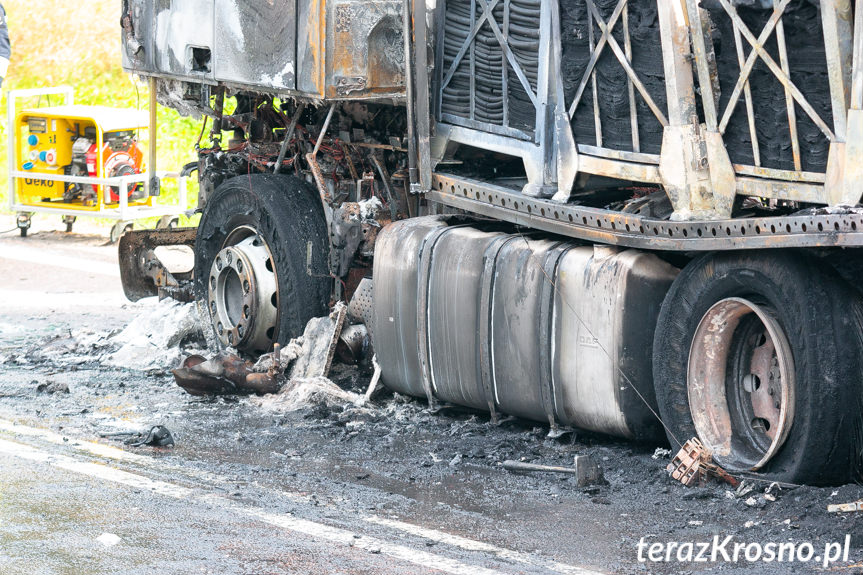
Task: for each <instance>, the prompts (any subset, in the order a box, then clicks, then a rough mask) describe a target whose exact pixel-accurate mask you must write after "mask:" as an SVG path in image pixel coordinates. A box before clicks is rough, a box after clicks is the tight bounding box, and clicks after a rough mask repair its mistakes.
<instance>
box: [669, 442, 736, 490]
mask: <svg viewBox="0 0 863 575" xmlns="http://www.w3.org/2000/svg"><path fill="white" fill-rule="evenodd" d="M712 458H713V456H712V455H711V453H710V450H709V449H707V448H705V447H704V446H703V445H702V444H701V442H700V441H699V440H698V438H697V437H693V438H692V439H690V440H689V441H687V442H686V443H684V444H683V447H681V448H680V451H678V452H677V454H676V455H675V456H674V458H673V459H672V460H671V463H669V464H668V466H667V467H666V470H667V471H668V473H669V475H671V478H672V479H675V480H677V481H679V482H681V483H682V484H684V485H686V486H687V487H692V486H694V485H701V484H703V483H704V482H706V481H707V479H708V478H710V477H713V478H716V479H719V480H721V481H724V482H726V483H728V484H729V485H731V486H732V487H737V486H738V485H739V484H740V482H739V481H738V480H737V479H735V478H734V477H732V476H731V475H729V474H728V472H726V471H725V470H724V469H722V468H721V467H719V466H718V465H715V464H713V463H711V460H712Z"/></svg>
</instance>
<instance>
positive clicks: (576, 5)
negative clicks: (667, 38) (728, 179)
mask: <svg viewBox="0 0 863 575" xmlns="http://www.w3.org/2000/svg"><path fill="white" fill-rule="evenodd" d="M616 5H617V0H596V6H597V9H598V10H599V12H600V14H601V15H602V16H603V18H604V19H605V20H606V21H608V20H609V18H610V17H611V14H612V12H613V11H614V8H615V6H616ZM628 10H629V17H628V22H627V23H628V25H629V34H630V41H631V42H632V67H633V69H634V70H635V71H636V73H637V74H638V77H639V79H640V80H641V81H642V83H643V84H644V86H645V88H646V90H647V92H648V93H649V94H650V96H651V97H652V98H653V100H654V102H656V105H657V106H658V107H659V109H660V110H661V111H662V113H663V114H667V112H666V92H665V73H664V71H663V62H662V45H661V42H660V35H659V21H658V19H657V14H656V2H653V1H646V2H645V1H640V2H630V3H629V8H628ZM560 17H561V42H562V62H561V68H562V74H561V75H562V79H563V85H564V94H565V97H566V103H567V107H569V106H570V105H571V103H572V100H573V98H574V97H575V93H576V90H577V89H578V85H579V83H580V82H581V79H582V77H583V76H584V72H585V70H586V68H587V64H588V61H589V60H590V44H589V28H588V27H589V26H590V25H591V24H592V25H593V33H594V41H595V42H598V40H599V38H600V36H601V34H602V32H601V30H600V29H599V26H597V24H596V23H595V22H594V21H593V19H592V18H591V17H590V12H589V11H588V9H587V5H586V4H585V0H561V2H560ZM612 35H613V36H614V38H615V39H616V40H617V43H618V44H619V45H620V47H621V49H623V46H624V36H623V17H622V16H621V18H620V19H619V20H618V22H617V24H615V26H614V29H613V31H612ZM595 69H596V81H597V91H598V93H599V98H598V100H599V116H600V122H601V124H602V145H603V147H606V148H612V149H617V150H632V149H633V148H632V129H631V120H630V112H629V93H628V91H627V75H626V71H625V70H624V68H623V66H621V64H620V62H619V61H618V59H617V57H616V56H615V55H614V53H613V52H612V51H611V48H610V47H609V46H606V47H605V48H604V49H603V51H602V55H601V56H600V58H599V60H598V61H597V63H596V68H595ZM635 102H636V110H637V113H638V132H639V138H640V140H641V151H642V152H648V153H653V154H658V153H659V151H660V148H661V146H662V126H661V124H660V123H659V121H658V120H657V119H656V116H654V114H653V112H652V111H651V110H650V108H649V107H648V105H647V103H646V102H645V100H644V98H642V96H641V95H640V94H639V93H638V91H637V90H636V91H635ZM572 129H573V133H574V135H575V139H576V141H577V142H579V143H583V144H592V145H595V144H597V141H596V129H595V123H594V108H593V96H592V92H591V86H590V84H588V86H587V88H586V90H585V92H584V95H583V96H582V97H581V100H580V104H579V106H578V109H577V110H576V114H575V117H574V118H573V121H572Z"/></svg>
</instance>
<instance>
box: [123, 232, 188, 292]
mask: <svg viewBox="0 0 863 575" xmlns="http://www.w3.org/2000/svg"><path fill="white" fill-rule="evenodd" d="M197 231H198V230H197V229H195V228H180V229H167V230H134V231H130V232H127V233H126V234H124V235H123V236H122V237H121V238H120V245H119V248H118V256H119V262H120V280H121V282H122V284H123V292H124V293H125V294H126V297H127V298H129V299H130V300H131V301H138V300H139V299H141V298H145V297H150V296H155V295H158V293H159V288H166V287H170V288H176V287H178V286H179V285H180V282H184V281H187V280H190V279H192V272H191V271H189V272H186V273H173V274H172V273H171V272H169V271H168V269H167V268H166V267H165V266H164V264H162V262H161V261H160V260H159V258H158V257H157V256H156V254H155V251H154V250H155V249H156V248H157V247H159V246H176V245H185V246H188V247H190V248H194V245H195V235H196V234H197Z"/></svg>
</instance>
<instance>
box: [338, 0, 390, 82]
mask: <svg viewBox="0 0 863 575" xmlns="http://www.w3.org/2000/svg"><path fill="white" fill-rule="evenodd" d="M402 6H403V5H402V2H399V1H394V0H342V1H336V2H331V3H328V4H327V11H328V15H327V30H328V34H327V55H328V58H327V94H326V95H327V97H329V98H350V97H359V96H369V95H372V94H398V93H401V92H403V91H404V84H405V59H404V55H405V44H404V42H405V41H404V35H403V33H402Z"/></svg>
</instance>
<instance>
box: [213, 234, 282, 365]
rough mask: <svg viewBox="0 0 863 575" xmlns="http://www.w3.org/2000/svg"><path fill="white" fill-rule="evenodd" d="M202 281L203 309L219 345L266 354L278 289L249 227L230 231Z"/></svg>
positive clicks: (264, 249)
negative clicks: (204, 290)
mask: <svg viewBox="0 0 863 575" xmlns="http://www.w3.org/2000/svg"><path fill="white" fill-rule="evenodd" d="M207 284H208V285H207V287H208V298H207V299H208V301H207V307H208V309H209V312H210V319H211V321H212V324H213V327H214V329H215V331H216V335H217V337H218V338H219V340H220V341H221V343H222V345H224V346H226V347H234V348H237V349H239V350H243V351H247V352H251V353H264V352H266V351H267V350H268V349H269V348H270V346H271V345H272V343H273V341H274V339H275V334H276V331H277V328H278V323H279V288H278V278H277V276H276V272H275V265H274V262H273V258H272V254H271V251H270V249H269V246H267V244H266V242H264V241H263V238H261V236H260V235H258V234H257V233H256V232H255V230H253V229H251V228H246V227H243V228H238V229H235V230H234V231H233V232H232V233H231V234H229V236H228V238H226V241H225V243H224V244H223V247H222V249H221V250H220V251H219V253H217V254H216V257H215V259H214V260H213V264H212V266H211V267H210V273H209V277H208V279H207Z"/></svg>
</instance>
